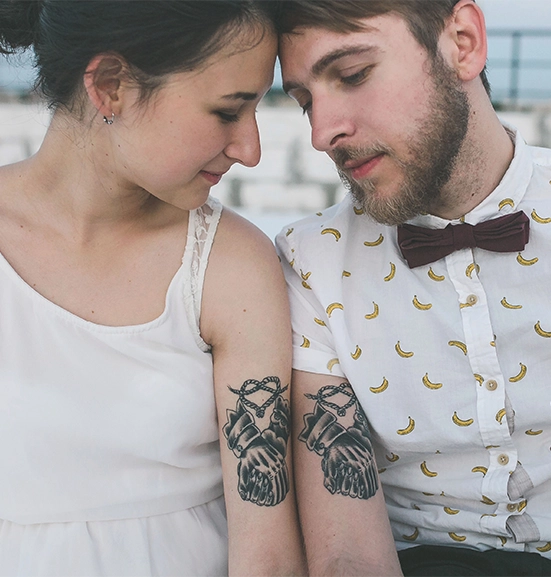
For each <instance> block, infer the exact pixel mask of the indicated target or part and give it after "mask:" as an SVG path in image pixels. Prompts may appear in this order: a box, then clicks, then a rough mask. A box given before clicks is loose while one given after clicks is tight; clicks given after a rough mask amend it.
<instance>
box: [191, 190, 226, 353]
mask: <svg viewBox="0 0 551 577" xmlns="http://www.w3.org/2000/svg"><path fill="white" fill-rule="evenodd" d="M221 214H222V204H221V203H220V201H218V200H217V199H215V198H212V197H210V196H209V198H208V199H207V201H206V202H205V204H204V205H203V206H201V207H199V208H197V209H195V210H192V211H190V213H189V224H188V234H187V242H186V250H185V252H184V257H183V259H182V264H183V265H184V267H185V268H187V270H188V271H189V280H188V282H185V283H184V304H185V307H186V313H187V317H188V320H189V323H190V327H191V330H192V332H193V335H194V337H195V342H196V343H197V346H198V347H199V348H200V349H201V350H202V351H205V352H208V351H210V346H209V345H208V344H207V343H205V341H204V340H203V338H202V337H201V332H200V328H199V327H200V325H199V321H200V317H201V302H202V298H203V283H204V281H205V272H206V270H207V264H208V259H209V254H210V251H211V248H212V243H213V241H214V235H215V234H216V230H217V228H218V222H219V221H220V216H221Z"/></svg>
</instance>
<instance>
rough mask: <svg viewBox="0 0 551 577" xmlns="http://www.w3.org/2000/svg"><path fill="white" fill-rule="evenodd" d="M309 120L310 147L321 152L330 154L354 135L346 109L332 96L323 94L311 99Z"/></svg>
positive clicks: (352, 124)
mask: <svg viewBox="0 0 551 577" xmlns="http://www.w3.org/2000/svg"><path fill="white" fill-rule="evenodd" d="M309 118H310V125H311V127H312V146H313V147H314V148H315V149H316V150H319V151H321V152H330V151H331V150H332V149H333V148H335V147H336V146H339V145H342V144H344V142H343V141H346V140H347V139H348V138H349V137H350V136H352V135H353V134H354V123H353V120H352V115H351V113H350V112H349V110H348V107H347V106H346V105H345V103H343V102H342V101H341V100H340V99H339V98H337V97H336V96H334V95H331V94H324V95H321V96H319V97H318V98H316V99H312V105H311V109H310V112H309Z"/></svg>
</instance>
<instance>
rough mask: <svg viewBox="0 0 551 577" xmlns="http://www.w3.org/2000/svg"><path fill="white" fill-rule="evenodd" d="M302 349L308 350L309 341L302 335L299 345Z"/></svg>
mask: <svg viewBox="0 0 551 577" xmlns="http://www.w3.org/2000/svg"><path fill="white" fill-rule="evenodd" d="M300 346H301V347H302V348H303V349H308V348H310V341H309V340H308V339H307V338H306V337H305V336H304V335H302V344H301V345H300Z"/></svg>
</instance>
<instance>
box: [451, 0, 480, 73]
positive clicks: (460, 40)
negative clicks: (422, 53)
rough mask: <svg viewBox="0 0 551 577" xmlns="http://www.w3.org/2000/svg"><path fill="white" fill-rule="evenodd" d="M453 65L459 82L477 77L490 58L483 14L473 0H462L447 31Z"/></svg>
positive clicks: (456, 7) (457, 5)
mask: <svg viewBox="0 0 551 577" xmlns="http://www.w3.org/2000/svg"><path fill="white" fill-rule="evenodd" d="M444 43H445V45H446V47H447V48H448V50H449V52H448V55H449V56H450V57H451V62H450V64H451V66H452V67H453V69H454V70H455V71H456V74H457V77H458V78H459V80H463V81H469V80H473V79H475V78H477V77H478V76H479V75H480V73H481V72H482V70H484V66H485V65H486V58H487V56H488V43H487V37H486V24H485V21H484V14H483V13H482V10H481V9H480V7H479V6H478V5H477V4H475V3H474V2H473V0H460V1H459V2H458V3H457V4H456V6H455V8H454V11H453V15H452V17H451V18H450V20H449V21H448V24H447V25H446V29H445V31H444Z"/></svg>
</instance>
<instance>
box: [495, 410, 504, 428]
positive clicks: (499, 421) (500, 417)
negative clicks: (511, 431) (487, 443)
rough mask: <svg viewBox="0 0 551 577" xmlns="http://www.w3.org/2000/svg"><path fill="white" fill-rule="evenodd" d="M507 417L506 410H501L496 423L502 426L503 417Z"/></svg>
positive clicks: (497, 414)
mask: <svg viewBox="0 0 551 577" xmlns="http://www.w3.org/2000/svg"><path fill="white" fill-rule="evenodd" d="M505 415H506V411H505V409H499V411H498V412H497V413H496V421H497V422H498V423H499V424H500V425H501V422H502V421H503V417H504V416H505Z"/></svg>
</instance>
